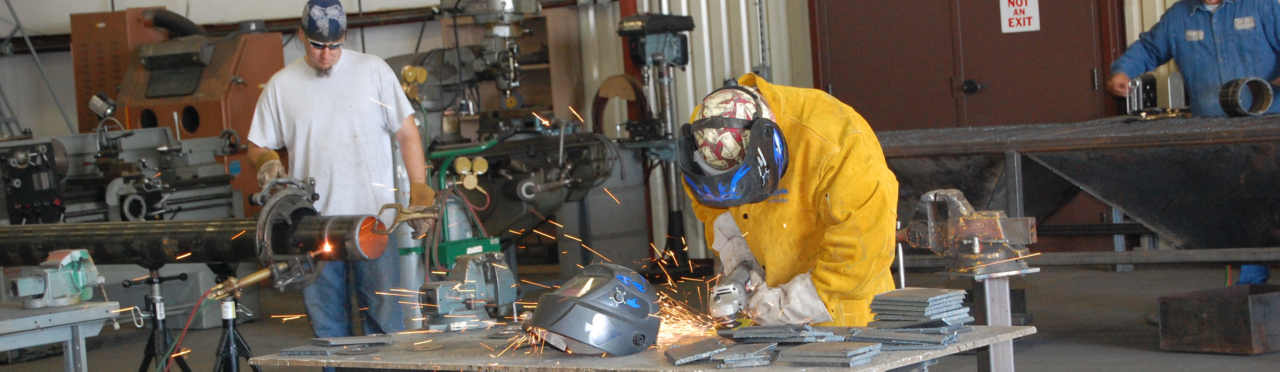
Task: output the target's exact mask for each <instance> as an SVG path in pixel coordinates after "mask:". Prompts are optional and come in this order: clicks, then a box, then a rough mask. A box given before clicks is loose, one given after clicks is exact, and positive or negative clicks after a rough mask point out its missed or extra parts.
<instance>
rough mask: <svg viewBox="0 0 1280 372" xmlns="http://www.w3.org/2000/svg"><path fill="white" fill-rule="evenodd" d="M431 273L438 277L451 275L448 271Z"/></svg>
mask: <svg viewBox="0 0 1280 372" xmlns="http://www.w3.org/2000/svg"><path fill="white" fill-rule="evenodd" d="M431 273H432V274H436V275H449V272H447V271H432V272H431Z"/></svg>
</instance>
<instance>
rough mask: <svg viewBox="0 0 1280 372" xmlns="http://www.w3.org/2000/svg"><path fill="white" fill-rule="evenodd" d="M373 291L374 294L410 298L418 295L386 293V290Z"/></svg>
mask: <svg viewBox="0 0 1280 372" xmlns="http://www.w3.org/2000/svg"><path fill="white" fill-rule="evenodd" d="M373 293H374V294H380V295H383V296H400V297H410V298H413V297H418V296H414V295H410V294H401V293H387V292H373Z"/></svg>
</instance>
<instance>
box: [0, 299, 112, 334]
mask: <svg viewBox="0 0 1280 372" xmlns="http://www.w3.org/2000/svg"><path fill="white" fill-rule="evenodd" d="M119 308H120V303H119V302H81V303H78V304H75V305H67V306H57V307H46V308H40V309H23V308H22V304H19V303H0V335H7V334H11V333H18V332H26V331H35V330H40V329H45V328H51V327H58V326H65V325H70V324H76V323H84V322H91V321H96V320H105V319H107V318H111V317H114V316H115V314H112V313H111V311H112V310H117V309H119Z"/></svg>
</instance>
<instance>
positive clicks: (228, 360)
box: [213, 297, 262, 372]
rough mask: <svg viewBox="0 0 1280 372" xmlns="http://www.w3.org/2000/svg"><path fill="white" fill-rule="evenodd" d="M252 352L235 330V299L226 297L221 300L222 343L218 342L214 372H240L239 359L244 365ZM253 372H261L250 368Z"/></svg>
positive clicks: (255, 367) (251, 355) (258, 369)
mask: <svg viewBox="0 0 1280 372" xmlns="http://www.w3.org/2000/svg"><path fill="white" fill-rule="evenodd" d="M252 357H253V354H252V350H249V344H248V343H247V342H245V341H244V336H241V335H240V331H239V330H237V329H236V298H235V297H227V298H226V299H223V300H222V341H219V342H218V361H217V362H216V364H214V365H213V371H214V372H240V361H239V359H240V358H244V361H245V363H248V362H249V358H252ZM250 367H251V368H253V371H254V372H262V369H261V368H258V366H250Z"/></svg>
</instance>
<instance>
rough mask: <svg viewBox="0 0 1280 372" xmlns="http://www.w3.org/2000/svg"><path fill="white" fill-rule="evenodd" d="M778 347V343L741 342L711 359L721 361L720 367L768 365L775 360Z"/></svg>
mask: <svg viewBox="0 0 1280 372" xmlns="http://www.w3.org/2000/svg"><path fill="white" fill-rule="evenodd" d="M776 347H778V344H741V345H737V346H734V347H731V348H729V349H728V350H725V351H722V352H720V353H717V354H716V355H714V356H712V357H711V360H718V361H720V365H719V366H717V368H720V369H733V368H745V367H760V366H767V365H769V363H770V362H772V361H773V349H774V348H776Z"/></svg>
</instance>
